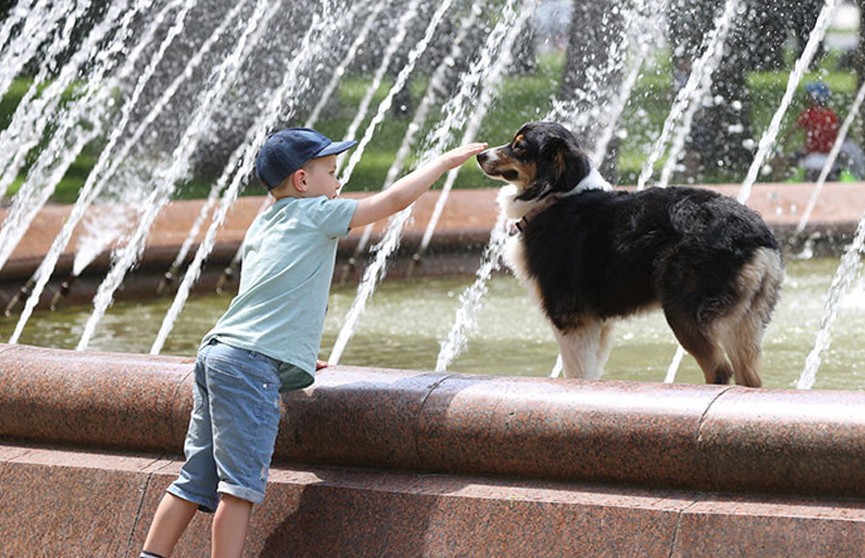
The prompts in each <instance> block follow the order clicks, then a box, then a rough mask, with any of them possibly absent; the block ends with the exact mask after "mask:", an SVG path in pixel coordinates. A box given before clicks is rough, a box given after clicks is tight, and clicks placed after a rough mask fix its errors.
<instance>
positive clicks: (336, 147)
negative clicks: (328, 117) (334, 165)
mask: <svg viewBox="0 0 865 558" xmlns="http://www.w3.org/2000/svg"><path fill="white" fill-rule="evenodd" d="M355 145H357V142H356V141H355V140H351V141H335V142H333V143H331V144H330V145H328V146H327V147H325V148H324V149H322V150H321V151H319V152H318V153H316V154H315V156H316V157H327V156H328V155H337V154H339V153H342V152H343V151H348V150H349V149H351V148H352V147H354V146H355Z"/></svg>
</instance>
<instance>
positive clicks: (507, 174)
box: [500, 169, 520, 182]
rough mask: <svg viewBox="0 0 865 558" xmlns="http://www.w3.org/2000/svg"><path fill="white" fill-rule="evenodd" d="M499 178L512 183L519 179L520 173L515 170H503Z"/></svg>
mask: <svg viewBox="0 0 865 558" xmlns="http://www.w3.org/2000/svg"><path fill="white" fill-rule="evenodd" d="M500 174H501V177H502V178H504V179H505V180H507V181H508V182H514V181H515V180H516V179H517V178H519V177H520V173H518V172H517V171H515V170H512V169H508V170H504V171H502V172H501V173H500Z"/></svg>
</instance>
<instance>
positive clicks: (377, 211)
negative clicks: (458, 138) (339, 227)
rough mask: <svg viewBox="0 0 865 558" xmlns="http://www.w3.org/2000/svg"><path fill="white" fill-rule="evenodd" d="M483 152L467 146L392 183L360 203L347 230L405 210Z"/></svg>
mask: <svg viewBox="0 0 865 558" xmlns="http://www.w3.org/2000/svg"><path fill="white" fill-rule="evenodd" d="M486 148H487V144H486V143H469V144H466V145H463V146H462V147H457V148H456V149H452V150H450V151H448V152H446V153H442V154H441V155H439V156H438V157H436V158H435V159H433V160H432V161H430V162H428V163H426V164H424V165H421V166H420V167H418V168H417V169H415V170H414V171H413V172H411V173H409V174H407V175H405V176H404V177H402V178H400V179H399V180H397V181H396V182H394V183H393V184H392V185H391V187H390V188H388V189H387V190H382V191H381V192H378V193H376V194H373V195H371V196H369V197H367V198H363V199H362V200H360V201H359V202H358V204H357V209H356V210H355V212H354V217H352V219H351V223H350V224H349V226H350V227H351V228H355V227H362V226H364V225H368V224H370V223H374V222H376V221H380V220H381V219H384V218H386V217H390V216H391V215H393V214H394V213H396V212H398V211H401V210H403V209H405V208H406V207H408V206H409V205H410V204H411V203H412V202H413V201H415V200H416V199H418V198H419V197H420V195H421V194H423V193H424V192H426V191H427V190H428V189H429V187H430V186H432V184H433V183H434V182H435V181H436V180H438V179H439V177H441V175H443V174H444V173H446V172H447V171H449V170H451V169H453V168H456V167H458V166H460V165H462V164H463V163H465V162H466V161H467V160H468V159H469V158H471V157H473V156H475V155H477V154H478V153H480V152H481V151H483V150H484V149H486Z"/></svg>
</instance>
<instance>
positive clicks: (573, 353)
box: [553, 319, 613, 380]
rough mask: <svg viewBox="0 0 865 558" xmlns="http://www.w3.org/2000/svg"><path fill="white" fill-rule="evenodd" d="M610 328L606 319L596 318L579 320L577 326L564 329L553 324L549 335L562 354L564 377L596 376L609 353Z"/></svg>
mask: <svg viewBox="0 0 865 558" xmlns="http://www.w3.org/2000/svg"><path fill="white" fill-rule="evenodd" d="M612 330H613V326H612V324H611V323H610V322H607V321H605V320H600V319H585V320H581V322H580V325H579V326H577V327H573V328H570V329H568V330H567V331H562V330H560V329H558V328H557V327H555V326H553V334H554V335H555V337H556V342H557V343H558V345H559V352H560V353H561V355H562V373H563V374H564V376H565V377H566V378H579V379H583V380H597V379H598V378H600V377H601V376H602V375H603V374H604V364H606V362H607V357H609V355H610V349H611V347H612V337H613V336H612Z"/></svg>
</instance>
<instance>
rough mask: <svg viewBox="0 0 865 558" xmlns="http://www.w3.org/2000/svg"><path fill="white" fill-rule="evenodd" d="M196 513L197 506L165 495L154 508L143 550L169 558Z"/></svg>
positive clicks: (168, 494) (170, 495)
mask: <svg viewBox="0 0 865 558" xmlns="http://www.w3.org/2000/svg"><path fill="white" fill-rule="evenodd" d="M196 511H198V504H193V503H192V502H189V501H187V500H184V499H182V498H178V497H177V496H175V495H173V494H170V493H166V494H165V496H163V497H162V501H161V502H159V507H158V508H156V514H155V515H154V516H153V523H151V524H150V530H149V531H148V532H147V539H145V541H144V550H146V551H147V552H153V553H154V554H159V555H160V556H170V555H171V553H172V551H174V545H176V544H177V541H178V540H180V536H181V535H182V534H183V532H184V531H185V530H186V527H187V525H189V522H190V521H191V520H192V517H193V516H194V515H195V512H196Z"/></svg>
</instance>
